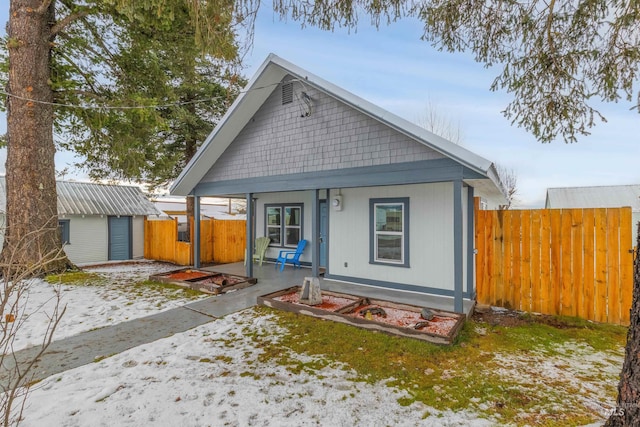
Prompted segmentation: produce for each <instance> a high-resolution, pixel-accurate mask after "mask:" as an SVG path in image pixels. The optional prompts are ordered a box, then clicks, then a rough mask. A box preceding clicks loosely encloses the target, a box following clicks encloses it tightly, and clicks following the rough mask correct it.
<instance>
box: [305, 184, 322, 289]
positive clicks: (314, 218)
mask: <svg viewBox="0 0 640 427" xmlns="http://www.w3.org/2000/svg"><path fill="white" fill-rule="evenodd" d="M301 222H302V220H301ZM301 225H302V224H301ZM301 234H302V232H301ZM319 237H320V190H316V191H314V192H313V199H312V200H311V276H312V277H318V274H319V264H320V239H319Z"/></svg>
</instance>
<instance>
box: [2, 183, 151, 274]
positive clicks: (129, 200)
mask: <svg viewBox="0 0 640 427" xmlns="http://www.w3.org/2000/svg"><path fill="white" fill-rule="evenodd" d="M56 185H57V190H58V225H59V227H60V233H61V237H62V241H63V244H64V251H65V253H66V254H67V256H68V257H69V259H70V260H71V262H73V263H75V264H93V263H100V262H105V261H112V260H128V259H135V258H142V257H143V256H144V218H145V216H147V215H160V213H161V212H160V211H159V210H158V209H156V208H155V206H154V205H153V203H151V202H150V201H149V200H147V198H146V197H145V196H144V194H142V192H141V191H140V189H139V188H138V187H132V186H121V185H103V184H93V183H87V182H68V181H58V182H56ZM6 203H7V201H6V184H5V179H4V177H0V221H1V223H2V225H3V226H4V225H5V224H6V221H5V219H6V218H5V212H6V211H5V207H6ZM0 233H1V234H0V244H1V243H2V240H3V237H4V227H3V228H2V230H1V231H0Z"/></svg>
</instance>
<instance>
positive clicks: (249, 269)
mask: <svg viewBox="0 0 640 427" xmlns="http://www.w3.org/2000/svg"><path fill="white" fill-rule="evenodd" d="M252 224H253V193H247V232H246V235H247V238H246V241H247V243H246V254H245V257H246V258H245V259H246V262H245V269H246V270H245V275H246V276H247V277H253V241H254V237H253V227H252Z"/></svg>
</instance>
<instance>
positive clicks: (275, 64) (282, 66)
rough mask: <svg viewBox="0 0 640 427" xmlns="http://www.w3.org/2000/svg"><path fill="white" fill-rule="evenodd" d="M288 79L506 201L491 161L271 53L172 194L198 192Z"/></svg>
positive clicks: (189, 165) (172, 186)
mask: <svg viewBox="0 0 640 427" xmlns="http://www.w3.org/2000/svg"><path fill="white" fill-rule="evenodd" d="M287 75H290V76H292V77H293V78H294V79H298V80H300V81H303V82H304V84H305V85H308V86H312V87H315V88H316V89H318V90H320V91H322V92H324V93H326V94H328V95H330V96H332V97H333V98H335V99H337V100H339V101H341V102H343V103H345V104H346V105H348V106H350V107H351V108H353V109H355V110H357V111H360V112H361V113H363V114H365V115H367V116H369V117H371V118H372V119H374V120H377V121H379V122H381V123H383V124H385V125H386V126H389V127H390V128H392V129H394V130H396V131H398V132H400V133H402V134H404V135H405V136H407V137H409V138H411V139H413V140H415V141H416V142H418V143H421V144H423V145H425V146H426V147H428V148H430V149H432V150H434V151H436V152H438V153H441V154H442V155H444V156H446V157H448V158H450V159H452V160H454V161H456V162H458V163H460V164H461V165H463V166H465V167H467V168H469V169H470V170H472V171H474V172H477V173H479V174H480V175H482V176H484V177H486V178H487V179H488V180H489V181H490V182H489V183H487V182H480V181H483V180H469V181H474V185H479V186H482V187H484V190H485V191H488V192H489V193H491V192H493V193H497V194H499V195H500V196H504V189H503V187H502V184H501V182H500V179H499V178H498V174H497V172H496V169H495V166H494V165H493V163H491V162H490V161H489V160H487V159H484V158H483V157H481V156H478V155H477V154H475V153H472V152H471V151H469V150H467V149H465V148H463V147H461V146H459V145H457V144H454V143H453V142H450V141H447V140H446V139H444V138H442V137H440V136H438V135H435V134H434V133H432V132H429V131H427V130H426V129H424V128H422V127H420V126H418V125H416V124H413V123H411V122H409V121H407V120H405V119H402V118H401V117H399V116H396V115H395V114H392V113H390V112H389V111H386V110H384V109H382V108H380V107H378V106H376V105H374V104H372V103H370V102H368V101H366V100H364V99H362V98H360V97H358V96H356V95H354V94H352V93H350V92H348V91H346V90H344V89H342V88H340V87H338V86H336V85H334V84H332V83H330V82H328V81H326V80H323V79H321V78H320V77H318V76H316V75H314V74H311V73H309V72H308V71H306V70H304V69H302V68H300V67H298V66H296V65H294V64H292V63H290V62H288V61H286V60H284V59H282V58H280V57H278V56H276V55H274V54H270V55H269V56H268V57H267V59H266V60H265V61H264V63H263V64H262V65H261V66H260V68H259V69H258V71H257V72H256V74H255V75H254V76H253V78H252V79H251V80H250V81H249V83H248V85H247V86H246V88H245V90H244V91H243V93H242V94H240V96H239V97H238V98H237V99H236V101H235V102H234V103H233V105H232V106H231V107H230V108H229V110H228V111H227V112H226V114H225V115H224V116H223V117H222V119H221V120H220V123H219V124H218V125H217V126H216V128H215V129H214V130H213V131H212V132H211V134H209V136H208V137H207V139H206V140H205V141H204V143H203V144H202V146H201V147H200V149H199V150H198V151H197V152H196V154H195V155H194V156H193V158H192V159H191V161H189V163H188V164H187V165H186V167H185V168H184V170H183V171H182V173H181V174H180V175H179V176H178V178H177V179H176V180H175V181H174V182H173V184H172V185H171V188H170V193H171V194H177V195H188V194H190V193H191V192H192V191H193V189H194V188H195V187H196V185H198V183H199V182H200V181H201V180H202V178H203V177H204V176H205V175H206V173H207V172H208V171H209V169H210V168H211V166H212V165H214V164H215V162H216V161H217V160H218V159H219V158H220V156H221V155H222V154H223V153H224V151H225V150H226V149H227V147H228V146H229V145H230V144H231V143H232V142H233V140H234V139H235V138H236V137H237V136H238V134H239V133H240V131H242V129H243V128H244V127H245V125H246V124H247V123H248V122H249V121H250V120H251V118H252V117H253V116H254V115H255V113H256V112H257V111H258V109H259V108H260V107H261V106H262V105H263V103H264V102H265V100H266V99H267V98H268V97H269V96H270V95H271V93H272V92H273V91H274V90H275V89H276V88H277V87H278V85H279V84H280V83H281V81H282V79H283V78H284V77H285V76H287ZM484 181H486V180H484ZM487 184H488V185H487Z"/></svg>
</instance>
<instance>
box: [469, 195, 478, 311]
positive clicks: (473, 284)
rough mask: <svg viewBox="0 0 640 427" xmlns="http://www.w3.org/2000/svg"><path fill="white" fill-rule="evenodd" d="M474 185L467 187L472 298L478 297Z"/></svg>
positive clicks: (470, 290)
mask: <svg viewBox="0 0 640 427" xmlns="http://www.w3.org/2000/svg"><path fill="white" fill-rule="evenodd" d="M473 196H474V194H473V187H468V188H467V293H468V294H469V297H470V298H471V299H475V298H476V280H475V277H476V274H475V264H476V263H475V254H476V238H475V236H476V232H475V230H476V212H475V204H474V203H473Z"/></svg>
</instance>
